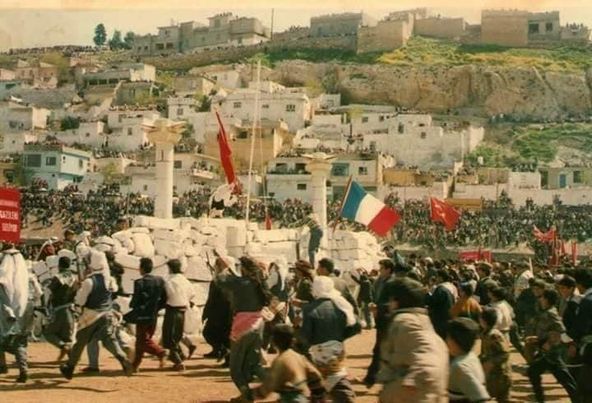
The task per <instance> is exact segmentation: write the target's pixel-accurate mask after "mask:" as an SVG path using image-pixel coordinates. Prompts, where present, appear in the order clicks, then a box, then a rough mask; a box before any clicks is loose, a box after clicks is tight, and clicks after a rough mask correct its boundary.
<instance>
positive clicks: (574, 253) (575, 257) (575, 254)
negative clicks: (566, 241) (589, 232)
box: [571, 241, 578, 266]
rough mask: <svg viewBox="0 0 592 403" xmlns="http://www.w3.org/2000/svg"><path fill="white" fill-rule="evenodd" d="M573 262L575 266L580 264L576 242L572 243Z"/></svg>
mask: <svg viewBox="0 0 592 403" xmlns="http://www.w3.org/2000/svg"><path fill="white" fill-rule="evenodd" d="M571 261H572V263H573V265H574V266H575V265H576V264H577V262H578V243H577V242H576V241H571Z"/></svg>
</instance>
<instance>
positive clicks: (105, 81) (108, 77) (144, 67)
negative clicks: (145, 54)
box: [82, 63, 156, 86]
mask: <svg viewBox="0 0 592 403" xmlns="http://www.w3.org/2000/svg"><path fill="white" fill-rule="evenodd" d="M82 81H83V82H84V84H85V85H88V86H93V85H109V84H117V83H119V82H120V81H129V82H138V81H143V82H154V81H156V67H154V66H151V65H149V64H144V63H121V64H118V65H116V66H110V67H108V68H105V69H101V70H99V71H92V72H87V73H84V74H83V75H82Z"/></svg>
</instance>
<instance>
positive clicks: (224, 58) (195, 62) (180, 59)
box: [143, 33, 357, 70]
mask: <svg viewBox="0 0 592 403" xmlns="http://www.w3.org/2000/svg"><path fill="white" fill-rule="evenodd" d="M300 34H302V33H296V34H294V35H288V36H285V37H284V38H283V39H282V38H281V37H280V38H278V39H275V37H274V40H273V41H270V42H266V43H263V44H259V45H254V46H244V47H235V48H227V49H217V50H209V51H204V52H200V53H194V54H179V55H172V56H167V57H158V56H156V57H146V58H144V59H143V61H144V62H146V63H149V64H151V65H153V66H155V67H156V68H157V69H158V70H189V69H191V68H192V67H196V66H207V65H210V64H215V63H229V62H235V61H238V60H242V59H247V58H249V57H253V56H254V55H256V54H257V53H265V52H268V51H272V50H289V49H318V50H322V49H342V50H345V51H355V50H356V42H357V41H356V37H355V36H336V37H329V38H312V37H301V36H299V35H300Z"/></svg>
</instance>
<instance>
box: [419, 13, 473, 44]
mask: <svg viewBox="0 0 592 403" xmlns="http://www.w3.org/2000/svg"><path fill="white" fill-rule="evenodd" d="M465 26H466V23H465V20H464V18H438V17H432V18H425V19H418V20H415V27H414V33H415V35H422V36H429V37H432V38H443V39H454V38H460V37H461V36H462V35H464V33H465Z"/></svg>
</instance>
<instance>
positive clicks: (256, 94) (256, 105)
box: [245, 60, 261, 228]
mask: <svg viewBox="0 0 592 403" xmlns="http://www.w3.org/2000/svg"><path fill="white" fill-rule="evenodd" d="M260 91H261V60H258V61H257V88H256V90H255V112H254V113H253V132H252V133H251V153H250V156H249V173H248V184H247V206H246V212H245V221H246V223H247V228H248V227H249V215H250V214H249V212H250V207H251V182H252V177H253V174H252V172H253V156H254V154H255V137H256V133H257V132H256V130H257V127H258V125H257V119H258V117H259V92H260Z"/></svg>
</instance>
